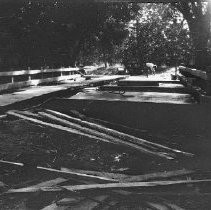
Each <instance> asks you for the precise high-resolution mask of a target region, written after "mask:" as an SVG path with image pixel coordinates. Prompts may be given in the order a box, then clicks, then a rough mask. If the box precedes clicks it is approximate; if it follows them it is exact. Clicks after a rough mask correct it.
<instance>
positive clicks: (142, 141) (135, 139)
mask: <svg viewBox="0 0 211 210" xmlns="http://www.w3.org/2000/svg"><path fill="white" fill-rule="evenodd" d="M46 111H47V112H49V113H52V114H54V115H56V116H60V117H63V118H64V119H68V120H71V121H73V122H76V123H79V124H81V125H82V126H88V127H90V128H93V129H96V130H98V131H100V132H105V133H107V134H109V135H112V136H114V137H118V138H121V139H122V140H128V141H130V142H132V143H134V144H138V145H147V146H148V147H149V148H151V149H152V148H153V147H154V148H157V149H159V148H160V149H164V150H167V151H168V152H175V153H181V154H184V155H187V156H193V154H191V153H187V152H183V151H180V150H177V149H172V148H170V147H167V146H164V145H161V144H157V143H153V142H150V141H147V140H145V139H141V138H138V137H135V136H132V135H129V134H126V133H123V132H119V131H117V130H114V129H111V128H107V127H104V126H102V125H99V124H96V123H93V122H89V121H86V120H82V119H79V118H75V117H71V116H69V115H66V114H63V113H60V112H57V111H53V110H49V109H46Z"/></svg>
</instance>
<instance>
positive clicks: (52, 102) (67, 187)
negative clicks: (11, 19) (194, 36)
mask: <svg viewBox="0 0 211 210" xmlns="http://www.w3.org/2000/svg"><path fill="white" fill-rule="evenodd" d="M96 1H97V0H96ZM105 1H106V0H105ZM134 2H135V3H156V4H160V3H162V4H163V3H164V4H166V3H172V2H173V3H175V2H176V4H177V2H179V0H178V1H171V0H163V1H159V0H158V1H156V0H150V1H145V0H137V1H135V0H134V1H126V3H134ZM196 2H198V1H196ZM107 3H108V4H110V1H109V0H107ZM209 3H210V2H209ZM209 3H208V4H209ZM178 4H179V3H178ZM181 4H182V3H181ZM184 4H185V3H184ZM198 4H199V3H198ZM0 5H1V3H0ZM210 13H211V11H210ZM200 62H202V63H203V62H204V61H200ZM200 64H201V63H200ZM197 65H199V63H198V64H197V62H196V66H190V65H189V66H188V65H186V64H180V65H174V66H165V67H162V70H160V71H156V70H157V69H155V72H153V73H152V72H150V71H149V70H151V69H148V72H147V74H146V71H145V70H146V68H145V67H143V66H142V67H141V66H140V67H136V69H139V70H140V71H142V70H143V73H140V74H139V75H137V74H132V73H131V71H130V68H132V67H130V68H129V67H125V66H124V65H122V64H121V65H118V66H117V65H116V66H115V65H110V67H107V66H103V67H102V65H95V66H94V65H93V66H91V65H90V66H86V68H85V67H83V68H82V67H77V66H76V67H61V68H42V69H29V68H28V69H27V70H23V69H22V70H21V69H19V70H11V69H10V70H7V71H4V70H1V71H0V82H1V83H0V168H1V170H0V191H1V194H0V209H2V210H6V209H8V210H10V209H11V210H13V209H15V210H41V209H42V210H51V209H52V210H65V209H75V210H79V209H80V210H96V209H99V210H101V209H102V210H105V209H143V210H145V209H146V210H209V209H211V164H210V160H211V153H210V150H211V142H210V139H211V65H210V66H209V65H208V64H206V66H204V67H202V68H201V69H200V68H198V67H197ZM160 66H161V65H160ZM156 67H157V66H156ZM134 68H135V67H134ZM160 68H161V67H160ZM122 69H124V72H123V71H122ZM125 69H126V70H125ZM82 70H83V71H82ZM122 72H123V73H122Z"/></svg>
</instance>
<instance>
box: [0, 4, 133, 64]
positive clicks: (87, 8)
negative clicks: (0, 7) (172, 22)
mask: <svg viewBox="0 0 211 210" xmlns="http://www.w3.org/2000/svg"><path fill="white" fill-rule="evenodd" d="M6 5H7V6H8V5H9V4H6ZM10 6H11V7H12V8H13V10H12V11H10V12H8V14H7V15H9V16H12V18H10V19H7V20H6V21H5V24H3V25H2V22H0V25H1V26H3V27H4V29H3V30H4V31H5V32H6V35H5V36H3V35H1V36H0V39H1V40H4V39H5V37H10V38H9V40H6V43H5V45H6V48H7V49H4V50H3V53H1V52H0V53H1V54H0V57H1V60H3V61H4V60H5V61H6V62H1V64H2V67H3V68H6V67H9V68H27V67H31V68H37V67H40V66H50V67H60V66H69V65H72V66H73V65H75V62H76V61H80V59H81V57H85V55H91V54H93V53H97V54H98V57H99V58H100V59H105V60H107V61H109V60H111V58H112V52H113V51H114V50H115V49H116V47H117V46H118V45H119V44H120V43H121V41H122V40H123V39H124V38H125V36H126V35H127V31H126V29H125V25H126V24H127V22H128V21H129V20H130V19H131V15H130V10H129V7H128V5H126V4H105V3H82V2H79V3H76V2H74V1H65V0H62V1H56V0H52V1H50V2H49V1H48V2H46V3H45V1H24V2H21V3H19V4H18V5H17V6H16V7H15V4H14V3H11V4H10ZM8 55H10V59H8ZM101 55H102V56H101Z"/></svg>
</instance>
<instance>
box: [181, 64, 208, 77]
mask: <svg viewBox="0 0 211 210" xmlns="http://www.w3.org/2000/svg"><path fill="white" fill-rule="evenodd" d="M179 71H180V73H181V74H185V73H189V74H190V75H192V76H195V77H198V78H201V79H203V80H211V78H209V77H208V75H207V73H206V72H205V71H202V70H197V69H193V68H188V67H185V66H179Z"/></svg>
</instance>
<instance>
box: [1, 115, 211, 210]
mask: <svg viewBox="0 0 211 210" xmlns="http://www.w3.org/2000/svg"><path fill="white" fill-rule="evenodd" d="M131 134H133V135H136V136H138V137H144V138H145V139H148V140H150V139H157V141H158V140H159V143H162V144H164V145H168V146H171V147H174V148H178V149H181V148H182V149H183V150H184V151H187V152H191V153H193V154H194V155H195V157H193V158H183V157H181V158H180V157H179V158H177V159H176V160H163V159H161V158H155V157H152V156H149V155H146V154H141V153H138V152H136V151H134V150H132V149H128V148H127V147H124V146H116V145H112V144H108V143H104V142H99V141H95V140H92V139H89V138H85V137H79V136H77V135H73V134H69V133H65V132H61V131H58V130H55V129H51V128H47V127H43V126H39V125H35V124H33V123H30V122H27V121H25V120H20V119H15V118H14V119H13V118H6V119H4V120H1V121H0V159H4V160H8V161H15V162H24V163H25V164H30V165H33V164H34V165H39V166H44V167H49V168H57V169H60V168H61V167H66V168H75V169H83V170H93V171H103V172H112V173H121V174H131V175H135V174H147V173H152V172H162V171H170V170H176V169H183V168H185V169H193V170H196V171H197V173H195V174H194V175H193V176H192V177H186V178H200V179H203V178H210V175H211V164H210V158H211V154H210V149H211V143H210V141H209V139H207V138H206V136H191V135H189V136H188V135H183V134H180V135H179V134H175V135H172V136H168V135H167V134H166V133H165V132H164V131H161V132H160V133H148V132H147V131H137V130H133V129H131ZM14 174H16V176H15V175H14ZM28 176H29V174H27V173H26V174H25V175H23V174H21V176H19V178H17V177H18V176H17V171H16V172H14V169H13V168H11V169H10V168H7V167H5V166H1V171H0V177H1V181H2V182H3V183H5V184H6V185H8V186H11V187H13V186H15V185H17V184H19V183H20V181H21V182H24V181H27V180H28V179H29V177H28ZM30 176H31V174H30ZM14 177H16V178H14ZM31 178H32V177H31ZM210 187H211V186H210V185H207V184H204V185H200V186H195V185H194V186H188V187H187V189H188V192H190V191H194V192H196V193H193V194H190V195H189V194H186V195H182V194H181V192H183V188H173V189H172V188H167V189H164V191H163V190H162V192H161V193H160V194H159V196H155V195H147V193H146V194H142V193H141V192H140V191H138V194H137V193H135V194H134V195H132V196H130V195H129V196H127V198H124V199H122V198H118V199H117V200H118V204H117V205H115V207H113V208H110V209H179V208H176V207H175V208H173V207H170V206H168V205H167V204H166V203H169V202H170V204H172V202H173V203H174V204H177V207H178V206H179V207H181V206H182V208H180V209H197V210H198V209H202V210H203V209H204V210H208V209H210V207H211V199H210V198H211V196H210V195H211V194H210V192H211V191H210V190H211V188H210ZM181 189H182V190H181ZM187 189H186V188H184V191H187ZM158 190H159V189H158ZM168 192H169V193H168ZM109 193H110V192H107V194H109ZM140 193H141V194H140ZM148 193H149V194H150V193H151V191H149V192H148ZM162 193H164V195H163V194H162ZM172 193H173V194H172ZM51 196H52V195H51ZM51 196H50V195H49V197H51ZM26 198H27V202H28V203H29V202H30V199H31V198H30V199H29V198H28V196H26V197H21V199H20V198H19V197H18V200H19V201H20V202H23V200H24V199H26ZM8 199H9V200H8ZM120 201H121V202H120ZM11 203H13V205H12V204H11ZM164 203H165V205H164ZM19 204H20V203H19V202H18V201H17V197H13V199H12V202H11V197H9V198H7V199H5V198H2V199H1V200H0V206H2V207H1V208H0V209H21V208H22V207H21V208H20V206H19ZM146 204H147V205H146ZM149 204H150V205H151V207H149V206H150V205H149ZM21 205H22V204H21ZM30 205H31V204H30ZM30 205H29V206H30ZM153 205H154V207H153ZM159 205H160V207H159ZM162 205H163V206H165V208H164V207H162ZM18 206H19V207H18ZM38 206H39V205H35V207H33V208H26V209H41V208H38ZM70 209H71V208H70ZM82 209H83V208H82ZM84 209H86V208H84Z"/></svg>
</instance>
